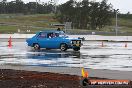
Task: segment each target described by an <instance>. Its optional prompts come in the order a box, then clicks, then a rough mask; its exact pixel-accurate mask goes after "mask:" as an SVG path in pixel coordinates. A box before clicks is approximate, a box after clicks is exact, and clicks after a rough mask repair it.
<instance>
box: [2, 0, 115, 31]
mask: <svg viewBox="0 0 132 88" xmlns="http://www.w3.org/2000/svg"><path fill="white" fill-rule="evenodd" d="M51 1H52V0H51ZM11 13H23V14H36V13H39V14H48V13H55V14H56V18H57V19H58V20H59V21H60V22H61V23H64V22H72V27H74V28H79V29H95V30H96V29H101V28H102V27H104V26H106V25H109V24H110V23H111V18H112V16H113V14H114V13H113V8H112V5H111V4H107V0H102V1H101V2H93V1H89V0H82V1H81V2H77V1H76V0H69V1H67V2H66V3H63V4H60V5H57V6H55V4H53V3H52V2H49V3H41V4H40V3H38V2H29V3H24V2H23V1H22V0H14V1H10V2H7V0H2V1H1V2H0V14H11Z"/></svg>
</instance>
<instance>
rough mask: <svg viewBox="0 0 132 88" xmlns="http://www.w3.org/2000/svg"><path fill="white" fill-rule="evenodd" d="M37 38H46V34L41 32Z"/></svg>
mask: <svg viewBox="0 0 132 88" xmlns="http://www.w3.org/2000/svg"><path fill="white" fill-rule="evenodd" d="M38 37H39V38H46V34H45V33H43V32H41V33H40V34H39V36H38Z"/></svg>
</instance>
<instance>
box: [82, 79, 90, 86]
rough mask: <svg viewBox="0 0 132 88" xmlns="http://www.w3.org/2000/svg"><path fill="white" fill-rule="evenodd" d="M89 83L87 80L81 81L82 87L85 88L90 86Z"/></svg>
mask: <svg viewBox="0 0 132 88" xmlns="http://www.w3.org/2000/svg"><path fill="white" fill-rule="evenodd" d="M90 84H91V83H90V81H89V79H88V78H83V79H82V80H81V85H82V86H83V87H86V86H88V85H90Z"/></svg>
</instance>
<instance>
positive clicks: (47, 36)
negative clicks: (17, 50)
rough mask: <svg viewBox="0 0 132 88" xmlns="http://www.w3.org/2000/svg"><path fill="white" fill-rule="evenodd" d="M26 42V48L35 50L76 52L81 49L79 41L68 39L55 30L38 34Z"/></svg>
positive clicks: (61, 32) (62, 33)
mask: <svg viewBox="0 0 132 88" xmlns="http://www.w3.org/2000/svg"><path fill="white" fill-rule="evenodd" d="M26 42H27V44H28V46H31V47H34V49H35V50H39V49H40V48H46V49H61V51H66V50H67V49H73V50H74V51H78V50H80V47H81V39H74V38H69V37H68V36H66V35H65V33H64V32H63V31H56V30H51V31H41V32H38V33H36V35H35V36H33V37H32V38H29V39H27V40H26Z"/></svg>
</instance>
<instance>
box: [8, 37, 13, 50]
mask: <svg viewBox="0 0 132 88" xmlns="http://www.w3.org/2000/svg"><path fill="white" fill-rule="evenodd" d="M8 47H9V48H12V38H11V36H10V38H9V40H8Z"/></svg>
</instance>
